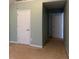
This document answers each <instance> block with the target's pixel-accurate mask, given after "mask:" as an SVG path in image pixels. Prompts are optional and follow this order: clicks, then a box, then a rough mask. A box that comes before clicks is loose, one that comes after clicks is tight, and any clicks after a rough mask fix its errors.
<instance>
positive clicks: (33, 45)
mask: <svg viewBox="0 0 79 59" xmlns="http://www.w3.org/2000/svg"><path fill="white" fill-rule="evenodd" d="M30 46H32V47H37V48H43V46H39V45H36V44H30Z"/></svg>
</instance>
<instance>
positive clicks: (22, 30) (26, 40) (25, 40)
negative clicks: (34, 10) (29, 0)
mask: <svg viewBox="0 0 79 59" xmlns="http://www.w3.org/2000/svg"><path fill="white" fill-rule="evenodd" d="M30 18H31V11H30V10H18V11H17V39H18V40H17V41H18V42H19V43H22V44H30V42H31V21H30V20H31V19H30Z"/></svg>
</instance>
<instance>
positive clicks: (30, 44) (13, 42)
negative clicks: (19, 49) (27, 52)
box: [9, 41, 43, 48]
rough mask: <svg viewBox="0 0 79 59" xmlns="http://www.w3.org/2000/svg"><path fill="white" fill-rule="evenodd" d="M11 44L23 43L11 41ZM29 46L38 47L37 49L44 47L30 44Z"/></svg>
mask: <svg viewBox="0 0 79 59" xmlns="http://www.w3.org/2000/svg"><path fill="white" fill-rule="evenodd" d="M9 43H14V44H22V43H19V42H15V41H9ZM29 46H32V47H37V48H43V46H39V45H36V44H29Z"/></svg>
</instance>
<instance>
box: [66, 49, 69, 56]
mask: <svg viewBox="0 0 79 59" xmlns="http://www.w3.org/2000/svg"><path fill="white" fill-rule="evenodd" d="M66 52H67V55H68V56H69V53H68V50H67V48H66Z"/></svg>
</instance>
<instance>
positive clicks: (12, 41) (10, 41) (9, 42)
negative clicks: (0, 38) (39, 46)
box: [9, 41, 18, 44]
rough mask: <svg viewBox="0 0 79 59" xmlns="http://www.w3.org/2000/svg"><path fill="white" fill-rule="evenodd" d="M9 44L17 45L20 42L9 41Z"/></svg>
mask: <svg viewBox="0 0 79 59" xmlns="http://www.w3.org/2000/svg"><path fill="white" fill-rule="evenodd" d="M9 43H15V44H17V43H18V42H15V41H9Z"/></svg>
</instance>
